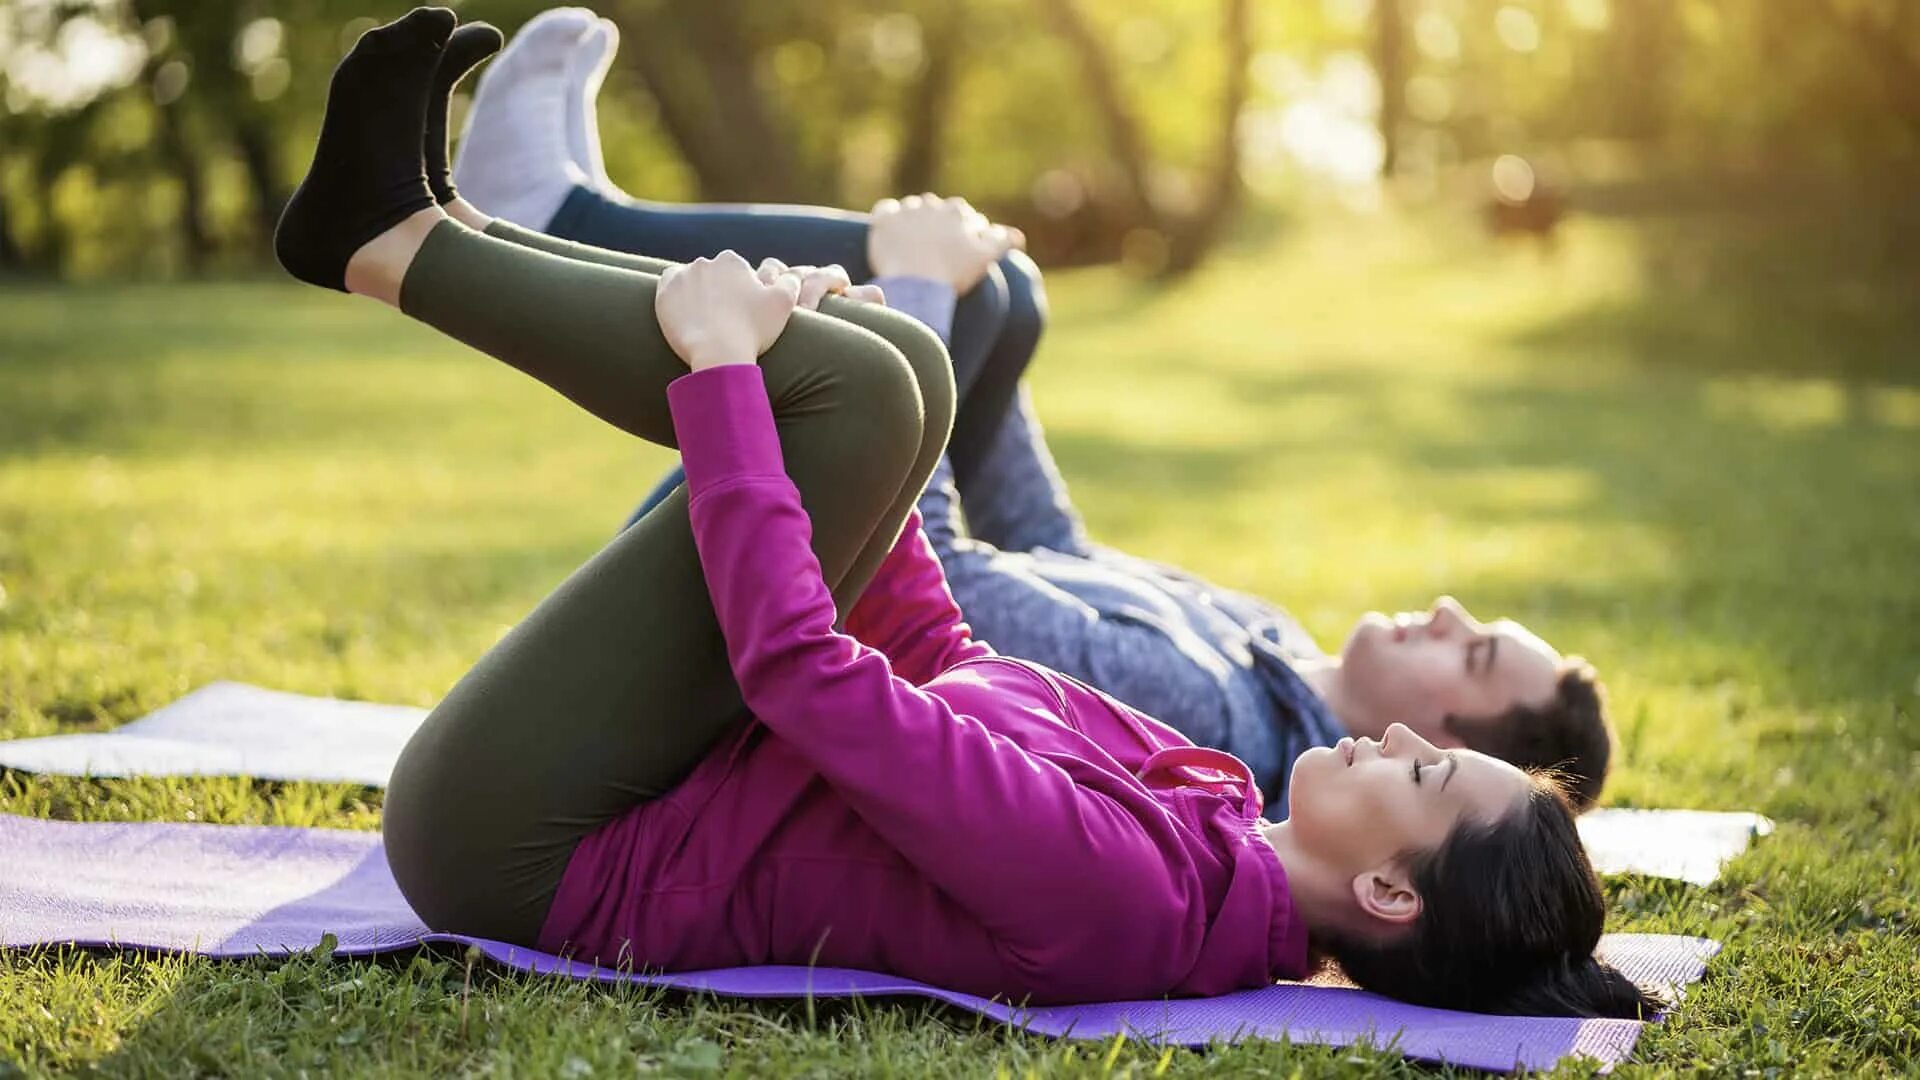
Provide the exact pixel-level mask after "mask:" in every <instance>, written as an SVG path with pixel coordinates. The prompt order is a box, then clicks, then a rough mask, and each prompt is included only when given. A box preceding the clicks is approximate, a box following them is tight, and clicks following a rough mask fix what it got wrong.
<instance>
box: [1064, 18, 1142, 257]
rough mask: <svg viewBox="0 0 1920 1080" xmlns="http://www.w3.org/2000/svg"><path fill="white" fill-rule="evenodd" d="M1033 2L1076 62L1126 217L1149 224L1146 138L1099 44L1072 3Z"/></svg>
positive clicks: (1109, 61)
mask: <svg viewBox="0 0 1920 1080" xmlns="http://www.w3.org/2000/svg"><path fill="white" fill-rule="evenodd" d="M1039 2H1040V6H1041V7H1042V8H1043V9H1044V10H1045V11H1046V13H1047V16H1048V18H1050V19H1051V20H1052V21H1053V26H1054V30H1055V31H1056V32H1057V33H1059V35H1060V36H1061V38H1063V39H1064V40H1065V41H1066V43H1067V46H1068V47H1069V48H1071V49H1072V50H1073V51H1074V53H1075V55H1077V56H1078V57H1079V59H1080V73H1081V75H1082V77H1084V78H1085V80H1086V84H1087V92H1088V95H1089V96H1090V97H1091V98H1092V99H1093V106H1094V108H1095V109H1097V110H1098V111H1099V113H1100V121H1101V124H1102V125H1103V126H1104V127H1105V128H1106V129H1107V148H1108V151H1109V152H1110V153H1112V154H1113V159H1114V163H1115V164H1116V165H1118V166H1119V168H1120V178H1121V181H1122V183H1123V185H1124V186H1123V190H1122V191H1121V198H1122V199H1123V200H1124V202H1125V203H1126V207H1125V209H1126V213H1127V215H1128V216H1129V217H1131V218H1133V219H1134V220H1135V221H1137V222H1140V223H1142V224H1145V223H1149V222H1153V221H1154V220H1155V218H1156V216H1157V215H1156V214H1155V213H1154V205H1153V193H1152V189H1151V187H1149V185H1148V183H1147V145H1146V139H1145V138H1144V137H1142V136H1141V134H1140V122H1139V121H1138V120H1137V119H1136V118H1135V117H1134V115H1133V110H1132V109H1131V108H1129V107H1128V104H1127V100H1126V95H1125V93H1124V92H1123V91H1122V90H1121V88H1120V80H1119V78H1118V77H1117V76H1116V75H1115V74H1114V71H1113V63H1112V61H1111V60H1109V59H1108V58H1107V50H1106V46H1105V44H1103V43H1102V42H1101V40H1100V37H1099V35H1098V34H1096V33H1094V30H1093V27H1091V26H1089V25H1088V24H1087V20H1086V17H1085V16H1084V15H1082V14H1081V13H1080V9H1079V8H1078V7H1076V6H1075V4H1074V0H1039Z"/></svg>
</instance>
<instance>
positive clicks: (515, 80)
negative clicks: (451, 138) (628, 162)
mask: <svg viewBox="0 0 1920 1080" xmlns="http://www.w3.org/2000/svg"><path fill="white" fill-rule="evenodd" d="M599 23H600V20H599V19H598V18H597V17H596V16H595V15H594V14H593V12H591V11H588V10H586V9H585V8H555V9H553V10H551V11H543V12H541V13H540V14H539V15H536V16H535V17H534V18H533V20H532V21H530V22H528V23H527V25H526V26H525V27H523V28H522V29H521V30H520V32H519V33H517V34H515V35H514V36H513V40H512V41H510V42H508V43H507V47H506V50H505V51H504V52H502V53H501V54H500V57H499V59H497V60H495V61H494V62H493V63H492V64H490V65H488V67H487V70H486V72H485V73H484V74H482V75H481V77H480V87H479V89H478V90H476V91H475V92H474V98H473V108H472V109H470V110H468V112H467V126H466V131H465V132H464V133H463V134H462V136H461V138H460V153H459V155H458V156H457V157H456V158H455V160H454V163H453V177H454V180H455V181H456V182H457V183H458V184H459V187H460V191H461V194H462V195H464V196H465V197H466V198H467V200H468V201H469V202H471V203H472V204H473V205H474V206H476V207H478V208H479V209H480V210H482V211H483V212H485V213H488V214H491V215H493V216H494V217H501V218H505V219H507V220H508V221H511V222H513V223H514V224H516V225H521V226H524V227H526V228H529V229H536V230H537V229H545V228H546V227H547V224H548V223H549V222H551V221H552V220H553V215H554V214H555V213H557V212H558V211H559V209H560V204H561V203H563V202H565V201H566V198H567V195H568V194H569V193H571V192H572V191H573V189H574V188H575V187H576V186H578V185H580V184H582V183H584V182H585V181H586V179H587V178H586V175H585V174H584V173H582V172H581V171H580V169H579V168H578V167H577V166H576V165H574V163H573V161H572V160H571V158H570V157H569V155H568V150H567V133H566V132H567V96H568V94H569V92H570V87H571V83H570V82H569V74H568V73H569V67H570V63H569V62H570V61H571V59H572V58H573V55H574V50H575V47H576V46H578V45H580V44H581V42H582V40H583V39H584V38H586V37H587V35H588V33H589V32H590V31H595V32H597V31H598V28H599Z"/></svg>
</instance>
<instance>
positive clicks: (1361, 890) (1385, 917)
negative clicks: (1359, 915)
mask: <svg viewBox="0 0 1920 1080" xmlns="http://www.w3.org/2000/svg"><path fill="white" fill-rule="evenodd" d="M1353 898H1354V900H1355V901H1356V902H1357V903H1359V905H1360V910H1361V911H1362V912H1364V913H1365V914H1366V915H1367V916H1368V917H1369V918H1374V919H1378V920H1380V921H1381V922H1384V923H1388V924H1390V925H1393V926H1405V925H1406V924H1408V923H1411V922H1412V921H1413V920H1415V919H1417V918H1419V917H1420V894H1419V893H1417V892H1414V891H1413V882H1412V881H1410V880H1409V879H1408V878H1407V875H1406V872H1405V871H1404V870H1402V869H1401V868H1400V867H1399V866H1396V865H1391V864H1389V865H1387V866H1381V867H1377V868H1375V869H1373V870H1369V871H1367V872H1366V873H1364V874H1360V875H1358V876H1357V877H1355V878H1354V879H1353Z"/></svg>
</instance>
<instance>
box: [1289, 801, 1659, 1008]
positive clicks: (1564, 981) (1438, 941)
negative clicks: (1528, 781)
mask: <svg viewBox="0 0 1920 1080" xmlns="http://www.w3.org/2000/svg"><path fill="white" fill-rule="evenodd" d="M1533 780H1534V784H1533V788H1532V790H1531V791H1529V792H1528V794H1527V797H1526V799H1525V800H1524V801H1523V802H1522V804H1521V805H1520V806H1518V807H1516V808H1515V809H1513V810H1512V811H1511V812H1509V813H1507V814H1505V815H1503V816H1502V817H1501V818H1499V819H1498V820H1496V821H1489V822H1478V821H1470V822H1464V823H1462V824H1461V825H1459V826H1457V827H1456V828H1455V829H1454V830H1453V833H1452V835H1450V836H1448V837H1447V839H1446V841H1445V842H1444V843H1442V844H1441V845H1440V846H1439V847H1437V848H1434V849H1433V850H1431V851H1427V852H1421V853H1419V854H1416V855H1412V856H1409V857H1408V859H1407V868H1408V869H1409V871H1410V872H1411V878H1412V882H1413V888H1414V891H1416V892H1417V893H1419V895H1420V899H1421V910H1420V915H1419V917H1418V918H1417V919H1416V920H1415V921H1414V923H1413V926H1412V928H1411V929H1410V930H1409V931H1408V932H1407V933H1405V934H1402V935H1400V936H1399V937H1397V938H1395V939H1393V940H1390V941H1386V942H1363V941H1358V940H1355V939H1351V938H1344V939H1329V940H1322V941H1320V942H1318V943H1317V944H1318V946H1319V948H1320V949H1321V950H1322V951H1323V952H1324V953H1325V954H1327V955H1329V956H1331V957H1332V958H1333V959H1334V960H1336V961H1338V962H1339V964H1340V966H1341V968H1342V969H1344V970H1345V971H1346V973H1347V977H1348V978H1350V979H1352V980H1353V981H1354V982H1356V983H1358V984H1359V985H1360V986H1362V987H1364V988H1366V989H1368V990H1372V991H1375V992H1377V993H1381V994H1386V995H1388V996H1389V997H1394V998H1398V999H1400V1000H1402V1001H1407V1002H1412V1003H1414V1004H1416V1005H1432V1006H1437V1007H1441V1008H1448V1009H1464V1010H1467V1011H1470V1012H1482V1013H1498V1014H1503V1015H1510V1016H1587V1017H1623V1018H1627V1019H1638V1018H1642V1017H1651V1016H1652V1015H1653V1014H1654V1013H1655V1012H1656V1011H1658V1009H1659V1007H1660V1004H1661V1003H1660V1001H1659V1000H1658V999H1657V998H1655V997H1654V996H1652V995H1651V994H1649V993H1648V992H1647V991H1646V990H1644V989H1643V988H1641V987H1640V986H1638V985H1637V984H1635V983H1634V982H1633V981H1632V980H1631V979H1629V978H1627V977H1626V976H1625V975H1623V974H1621V973H1620V972H1619V971H1618V970H1617V969H1615V968H1614V967H1612V966H1611V965H1609V964H1605V963H1602V962H1600V961H1599V960H1597V959H1595V957H1594V955H1593V950H1594V946H1595V945H1597V944H1599V941H1600V932H1601V929H1602V926H1603V924H1604V923H1605V921H1606V899H1605V897H1604V895H1603V894H1602V893H1601V891H1600V880H1599V879H1598V878H1597V877H1595V876H1594V873H1593V864H1592V863H1590V862H1589V861H1588V860H1587V852H1586V848H1585V847H1583V846H1582V845H1581V843H1580V834H1579V832H1578V830H1576V829H1575V827H1574V823H1573V810H1572V807H1571V806H1570V805H1569V804H1568V802H1567V797H1566V794H1565V793H1564V792H1563V791H1562V790H1561V788H1560V785H1559V784H1558V783H1557V782H1555V781H1554V780H1553V779H1551V778H1550V777H1548V776H1545V775H1535V776H1534V778H1533Z"/></svg>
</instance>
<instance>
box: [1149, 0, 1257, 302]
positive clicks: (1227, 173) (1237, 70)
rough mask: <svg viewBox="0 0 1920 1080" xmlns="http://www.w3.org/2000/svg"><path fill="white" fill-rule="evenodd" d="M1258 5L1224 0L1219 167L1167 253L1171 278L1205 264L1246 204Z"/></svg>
mask: <svg viewBox="0 0 1920 1080" xmlns="http://www.w3.org/2000/svg"><path fill="white" fill-rule="evenodd" d="M1252 19H1253V13H1252V4H1250V3H1249V2H1248V0H1223V3H1222V6H1221V12H1220V45H1221V51H1222V53H1223V54H1224V56H1223V61H1222V62H1223V63H1224V64H1225V71H1224V72H1223V74H1222V79H1223V85H1222V86H1221V88H1220V112H1219V115H1218V116H1217V118H1216V122H1217V123H1218V124H1219V127H1218V128H1217V129H1216V130H1215V134H1214V148H1213V163H1212V167H1211V169H1210V171H1209V172H1208V176H1207V182H1206V184H1205V186H1204V188H1203V191H1204V194H1203V196H1202V201H1201V203H1200V206H1199V207H1198V209H1197V210H1196V212H1195V213H1194V215H1193V217H1192V219H1190V220H1189V221H1187V222H1186V224H1185V225H1184V227H1182V228H1181V229H1180V230H1178V231H1177V232H1176V233H1175V234H1174V237H1173V243H1172V245H1171V247H1170V250H1169V251H1168V255H1167V270H1166V272H1167V276H1169V277H1174V276H1178V275H1180V274H1184V273H1187V272H1188V271H1190V270H1193V269H1195V268H1196V267H1198V266H1199V265H1200V261H1201V260H1202V259H1203V258H1205V257H1206V254H1207V252H1208V251H1209V250H1211V249H1212V248H1213V245H1214V243H1215V242H1216V241H1218V240H1219V238H1220V228H1221V226H1222V225H1223V224H1225V222H1226V220H1227V218H1228V217H1229V216H1231V215H1232V213H1233V211H1234V210H1235V209H1236V208H1237V207H1238V206H1239V204H1240V193H1241V190H1242V185H1241V181H1240V114H1241V113H1242V112H1243V111H1245V109H1246V104H1247V83H1248V75H1247V69H1248V65H1249V64H1250V63H1251V62H1252V60H1253V28H1252V25H1251V23H1252Z"/></svg>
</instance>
